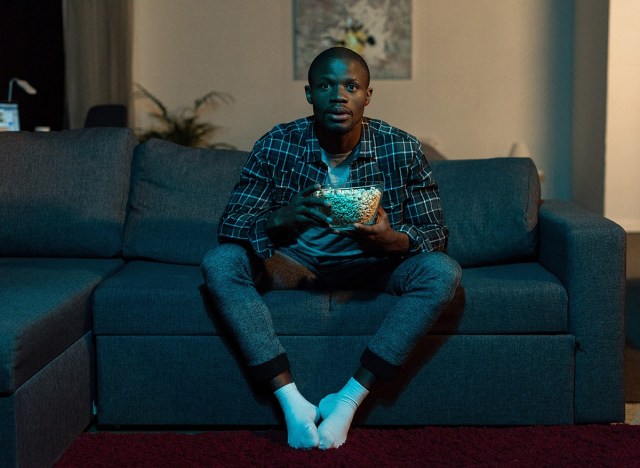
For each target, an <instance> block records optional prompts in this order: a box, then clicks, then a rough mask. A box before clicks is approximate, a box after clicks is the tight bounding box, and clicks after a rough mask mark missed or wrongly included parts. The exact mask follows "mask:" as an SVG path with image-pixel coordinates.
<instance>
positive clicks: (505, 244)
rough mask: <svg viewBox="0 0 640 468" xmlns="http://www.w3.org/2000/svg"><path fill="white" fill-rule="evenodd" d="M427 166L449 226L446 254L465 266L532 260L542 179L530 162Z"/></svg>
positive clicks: (497, 160)
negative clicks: (430, 171)
mask: <svg viewBox="0 0 640 468" xmlns="http://www.w3.org/2000/svg"><path fill="white" fill-rule="evenodd" d="M431 167H432V169H433V173H434V176H435V179H436V181H437V182H438V185H439V187H440V196H441V198H442V206H443V210H444V216H445V222H446V223H447V225H448V227H449V244H448V253H449V255H451V256H452V257H453V258H455V259H456V260H457V261H458V262H459V263H460V264H461V265H462V266H463V267H469V266H478V265H488V264H500V263H506V262H516V261H522V260H527V259H530V258H533V257H534V256H535V254H536V252H537V246H538V230H537V226H538V208H539V205H540V181H539V179H538V172H537V170H536V168H535V165H534V164H533V161H532V160H531V159H529V158H494V159H478V160H447V161H433V162H432V163H431Z"/></svg>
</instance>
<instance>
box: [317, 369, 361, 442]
mask: <svg viewBox="0 0 640 468" xmlns="http://www.w3.org/2000/svg"><path fill="white" fill-rule="evenodd" d="M368 394H369V390H367V389H366V388H365V387H363V386H362V385H361V384H360V382H358V381H357V380H356V379H354V378H353V377H352V378H351V379H349V381H348V382H347V384H346V385H345V386H344V387H342V389H341V390H340V391H339V392H338V393H332V394H331V395H327V396H326V397H324V398H323V399H322V400H321V401H320V405H319V407H320V415H321V416H322V423H320V426H319V427H318V435H319V436H320V445H319V447H320V448H321V449H323V450H326V449H330V448H338V447H340V446H341V445H342V444H344V443H345V441H346V440H347V434H348V433H349V428H350V427H351V421H353V416H354V414H355V413H356V410H357V409H358V406H360V403H362V401H363V400H364V399H365V397H366V396H367V395H368Z"/></svg>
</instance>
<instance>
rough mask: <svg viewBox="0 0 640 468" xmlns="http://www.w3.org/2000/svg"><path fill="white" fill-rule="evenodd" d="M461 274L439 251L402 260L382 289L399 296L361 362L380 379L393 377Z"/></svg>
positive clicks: (449, 294)
mask: <svg viewBox="0 0 640 468" xmlns="http://www.w3.org/2000/svg"><path fill="white" fill-rule="evenodd" d="M461 277H462V269H461V268H460V265H458V263H457V262H456V261H455V260H453V259H452V258H451V257H449V256H448V255H446V254H443V253H440V252H424V253H421V254H418V255H415V256H412V257H409V258H407V259H406V260H404V261H403V262H402V263H401V264H400V265H399V266H398V267H397V268H395V270H394V271H393V273H392V274H391V276H390V278H389V280H388V281H387V284H386V287H385V292H387V293H389V294H394V295H398V296H400V298H399V300H398V301H397V302H396V304H395V306H394V307H393V308H392V309H391V310H390V311H389V312H388V313H387V315H386V317H385V319H384V321H383V322H382V324H381V326H380V328H379V329H378V331H377V333H376V334H375V335H374V336H373V337H372V339H371V341H370V342H369V344H368V346H367V348H366V349H365V351H364V352H363V354H362V357H361V364H362V365H363V366H364V367H366V368H367V369H369V370H370V371H371V372H373V373H374V374H376V375H377V376H379V377H381V378H383V379H393V378H394V377H395V375H396V374H397V372H398V371H399V369H400V367H401V366H402V364H404V362H405V361H406V359H407V357H408V355H409V354H410V353H411V351H412V350H413V349H414V348H415V346H416V345H417V343H418V341H419V340H420V339H421V337H422V336H423V335H424V334H426V333H427V332H428V331H429V330H430V329H431V327H432V326H433V324H434V323H435V321H436V320H437V319H438V317H439V316H440V313H441V312H442V310H443V309H444V308H445V307H446V306H447V305H448V304H449V303H450V302H451V300H452V299H453V297H454V294H455V292H456V289H457V288H458V285H459V284H460V280H461Z"/></svg>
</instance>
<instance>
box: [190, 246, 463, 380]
mask: <svg viewBox="0 0 640 468" xmlns="http://www.w3.org/2000/svg"><path fill="white" fill-rule="evenodd" d="M202 272H203V275H204V278H205V281H206V285H207V287H208V289H209V291H210V292H211V294H212V296H213V298H214V301H215V305H216V307H217V310H218V312H219V313H220V314H221V316H222V318H223V320H224V321H225V323H226V324H227V325H228V326H229V328H230V329H231V332H232V333H233V334H234V336H235V339H236V340H237V342H238V344H239V346H240V350H241V352H242V354H243V356H244V358H245V361H246V363H247V365H248V366H249V371H250V373H251V374H252V376H253V377H254V378H256V379H258V380H269V379H271V378H273V377H275V376H276V375H278V374H280V373H281V372H284V371H286V370H288V367H289V361H288V360H287V358H286V353H285V349H284V347H283V346H282V344H281V343H280V340H279V339H278V337H277V336H276V334H275V331H274V328H273V323H272V319H271V314H270V312H269V309H268V308H267V306H266V304H265V303H264V301H263V300H262V296H261V294H260V293H261V291H263V290H266V289H371V290H377V291H384V292H386V293H388V294H393V295H397V296H400V299H399V300H398V301H397V302H396V304H395V306H394V307H393V308H392V309H391V310H389V312H388V313H387V315H386V317H385V319H384V321H383V323H382V324H381V326H380V327H379V329H378V331H377V333H376V334H375V335H374V336H373V337H372V338H371V340H370V342H369V343H368V346H367V348H366V349H365V350H364V352H363V354H362V358H361V363H362V365H363V366H364V367H366V368H367V369H368V370H370V371H371V372H373V373H374V374H375V375H377V376H379V377H381V378H385V379H390V378H393V377H394V376H395V374H396V372H397V370H398V369H399V368H400V366H401V365H402V364H403V363H404V362H405V360H406V358H407V356H408V355H409V353H410V352H411V351H412V350H413V348H414V346H415V345H416V343H417V342H418V340H419V339H420V338H421V336H422V335H424V334H425V333H426V332H427V331H428V330H429V329H430V328H431V326H432V325H433V323H434V322H435V321H436V320H437V318H438V317H439V315H440V313H441V311H442V310H443V309H444V307H445V306H446V305H447V304H448V303H449V302H450V301H451V300H452V299H453V296H454V294H455V291H456V289H457V287H458V285H459V283H460V279H461V275H462V271H461V268H460V266H459V265H458V263H457V262H456V261H455V260H453V259H452V258H450V257H449V256H447V255H446V254H443V253H440V252H425V253H421V254H418V255H414V256H411V257H408V258H405V259H397V258H396V259H394V258H387V257H385V258H375V257H371V258H367V259H363V260H359V261H355V262H348V263H347V264H346V266H345V267H344V268H338V269H336V268H332V269H331V270H330V271H326V270H323V269H318V268H315V267H314V266H313V265H310V264H307V265H303V264H302V263H299V262H298V261H296V260H294V259H293V258H291V257H289V256H287V255H283V254H282V253H281V252H277V253H276V255H274V256H273V257H271V258H269V259H266V260H265V259H260V258H258V257H257V256H256V255H255V254H253V253H252V252H249V251H248V250H247V249H245V248H244V247H242V246H240V245H237V244H222V245H219V246H218V247H216V248H214V249H212V250H211V251H209V252H208V253H207V255H206V256H205V258H204V260H203V263H202Z"/></svg>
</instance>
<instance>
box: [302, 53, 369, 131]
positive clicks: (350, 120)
mask: <svg viewBox="0 0 640 468" xmlns="http://www.w3.org/2000/svg"><path fill="white" fill-rule="evenodd" d="M305 92H306V95H307V101H309V104H312V105H313V113H314V115H315V117H316V123H317V125H318V126H319V130H321V131H323V130H324V131H326V132H327V133H328V134H335V135H345V134H348V133H354V136H355V134H356V133H357V137H358V138H359V137H360V122H361V121H362V116H363V114H364V108H365V106H367V105H368V104H369V102H370V101H371V93H372V92H373V90H372V89H371V88H370V87H369V82H368V76H367V73H366V72H365V70H364V69H363V68H362V66H361V65H360V64H359V63H357V62H355V61H350V60H345V59H338V58H333V59H328V60H326V61H325V62H324V63H322V64H320V66H319V67H318V68H317V70H316V72H315V73H314V76H312V77H311V83H310V84H309V85H307V86H305Z"/></svg>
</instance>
